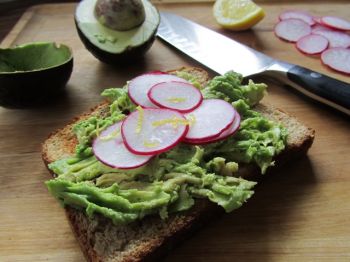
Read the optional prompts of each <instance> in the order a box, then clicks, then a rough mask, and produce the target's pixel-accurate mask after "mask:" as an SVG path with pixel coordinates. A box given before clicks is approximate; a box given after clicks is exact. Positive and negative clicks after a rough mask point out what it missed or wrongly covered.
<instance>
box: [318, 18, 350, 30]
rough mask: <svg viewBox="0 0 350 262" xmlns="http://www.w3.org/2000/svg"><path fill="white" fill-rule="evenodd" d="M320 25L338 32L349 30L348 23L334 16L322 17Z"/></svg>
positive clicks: (349, 22)
mask: <svg viewBox="0 0 350 262" xmlns="http://www.w3.org/2000/svg"><path fill="white" fill-rule="evenodd" d="M321 23H322V24H323V25H325V26H329V27H331V28H334V29H338V30H344V31H348V30H350V21H347V20H345V19H343V18H340V17H336V16H324V17H322V18H321Z"/></svg>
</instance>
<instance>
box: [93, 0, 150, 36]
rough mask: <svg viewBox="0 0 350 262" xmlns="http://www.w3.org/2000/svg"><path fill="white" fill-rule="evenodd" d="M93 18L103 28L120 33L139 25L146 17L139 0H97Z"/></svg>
mask: <svg viewBox="0 0 350 262" xmlns="http://www.w3.org/2000/svg"><path fill="white" fill-rule="evenodd" d="M95 16H96V18H97V20H98V21H99V22H100V23H101V24H103V25H104V26H106V27H108V28H111V29H114V30H120V31H126V30H130V29H133V28H135V27H137V26H139V25H141V24H142V23H143V22H144V21H145V17H146V15H145V8H144V6H143V4H142V1H141V0H97V2H96V5H95Z"/></svg>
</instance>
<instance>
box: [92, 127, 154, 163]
mask: <svg viewBox="0 0 350 262" xmlns="http://www.w3.org/2000/svg"><path fill="white" fill-rule="evenodd" d="M121 125H122V122H118V123H116V124H114V125H112V126H110V127H108V128H107V129H105V130H104V131H102V132H101V134H100V135H99V136H98V137H97V138H96V139H95V140H94V142H93V145H92V149H93V152H94V154H95V156H96V158H97V159H98V160H100V161H101V162H102V163H104V164H105V165H107V166H110V167H113V168H120V169H131V168H137V167H139V166H142V165H144V164H146V163H147V162H148V161H149V160H150V159H151V158H152V156H151V155H150V156H141V155H135V154H133V153H131V152H130V151H129V150H128V149H127V148H126V147H125V145H124V142H123V138H122V135H121V131H120V128H121Z"/></svg>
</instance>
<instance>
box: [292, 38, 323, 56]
mask: <svg viewBox="0 0 350 262" xmlns="http://www.w3.org/2000/svg"><path fill="white" fill-rule="evenodd" d="M296 46H297V48H298V49H299V50H300V51H301V52H303V53H306V54H309V55H315V54H320V53H322V52H323V51H324V50H326V48H327V47H328V39H327V38H325V37H324V36H321V35H314V34H311V35H307V36H304V37H302V38H300V39H299V40H298V42H297V44H296Z"/></svg>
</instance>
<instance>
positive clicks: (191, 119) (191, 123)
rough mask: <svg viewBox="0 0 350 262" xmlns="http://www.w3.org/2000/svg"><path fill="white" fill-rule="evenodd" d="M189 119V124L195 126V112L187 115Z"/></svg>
mask: <svg viewBox="0 0 350 262" xmlns="http://www.w3.org/2000/svg"><path fill="white" fill-rule="evenodd" d="M187 121H188V125H189V126H193V125H194V124H195V123H196V117H195V116H194V114H189V115H188V116H187Z"/></svg>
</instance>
